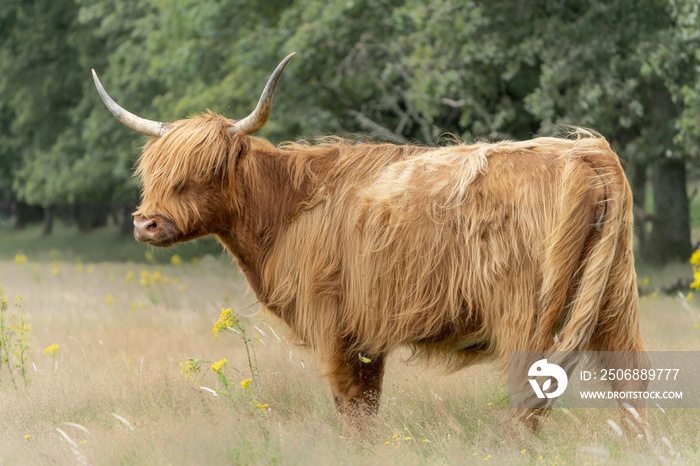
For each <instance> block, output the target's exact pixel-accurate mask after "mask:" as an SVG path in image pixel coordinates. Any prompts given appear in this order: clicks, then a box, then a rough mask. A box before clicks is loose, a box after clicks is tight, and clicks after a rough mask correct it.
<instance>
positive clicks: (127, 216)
mask: <svg viewBox="0 0 700 466" xmlns="http://www.w3.org/2000/svg"><path fill="white" fill-rule="evenodd" d="M119 210H120V213H121V219H120V222H119V231H120V232H121V233H123V234H125V235H133V234H134V217H133V215H132V213H133V212H134V210H135V209H134V205H133V204H131V203H127V204H125V205H124V206H122V208H121V209H119Z"/></svg>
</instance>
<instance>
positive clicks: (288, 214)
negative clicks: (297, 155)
mask: <svg viewBox="0 0 700 466" xmlns="http://www.w3.org/2000/svg"><path fill="white" fill-rule="evenodd" d="M290 155H291V154H288V153H281V152H279V151H274V152H270V151H265V152H263V151H251V152H250V153H248V154H246V156H244V157H243V158H242V159H241V160H240V161H239V164H240V167H239V169H238V170H237V179H236V196H237V199H238V201H239V203H240V205H241V206H242V208H241V209H240V210H241V212H240V215H235V216H233V217H237V219H236V220H235V221H233V222H232V224H231V228H230V229H228V230H226V231H222V232H220V233H218V234H217V235H216V236H217V237H218V239H219V240H220V241H221V243H222V244H223V245H224V246H225V247H226V249H227V250H228V251H229V252H230V253H231V254H232V255H233V256H234V257H235V258H236V259H237V261H238V265H239V268H240V269H241V271H242V272H243V273H244V274H245V276H246V279H247V280H248V283H249V285H250V287H251V288H252V290H253V291H254V292H255V294H256V296H257V298H258V299H259V300H260V302H262V303H263V304H267V300H266V295H265V286H264V284H263V282H262V279H261V267H262V264H263V263H264V261H265V257H266V255H267V254H268V253H269V251H270V248H271V246H272V244H273V243H274V241H275V239H276V237H277V235H278V234H279V232H280V231H281V230H282V229H283V228H285V226H286V225H287V223H288V222H289V221H290V219H291V218H292V216H293V214H294V212H295V210H296V207H297V206H298V205H299V203H300V202H302V201H303V200H304V199H305V198H306V197H307V196H308V192H307V191H308V186H307V185H306V184H305V183H304V184H302V185H301V187H300V188H299V189H296V188H294V186H293V184H292V181H291V176H290V172H289V168H288V165H289V164H288V163H287V161H286V160H285V157H289V156H290Z"/></svg>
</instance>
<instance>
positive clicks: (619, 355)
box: [591, 326, 651, 436]
mask: <svg viewBox="0 0 700 466" xmlns="http://www.w3.org/2000/svg"><path fill="white" fill-rule="evenodd" d="M626 330H628V329H625V328H621V327H620V326H618V327H613V326H611V327H610V328H608V329H605V331H597V332H596V336H595V337H594V339H593V340H592V342H591V349H592V350H593V351H595V352H599V353H594V354H596V355H597V357H596V363H597V365H598V366H599V367H600V368H601V369H615V372H616V373H617V372H618V371H617V369H621V370H622V372H621V374H626V373H629V374H632V376H631V377H630V378H629V380H627V378H626V377H622V378H621V380H618V379H617V377H616V378H615V380H612V381H611V386H612V390H613V391H616V392H644V391H646V389H647V386H648V384H649V381H648V379H647V378H645V377H641V376H640V377H637V380H635V377H634V374H635V373H636V374H641V373H642V370H643V369H646V370H647V371H648V369H649V368H650V366H651V361H650V359H649V355H648V354H647V353H646V351H645V349H644V344H643V343H642V337H641V335H640V333H639V330H638V328H634V329H633V330H632V331H633V334H632V337H630V336H629V335H628V334H627V331H626ZM613 352H614V353H613ZM647 371H645V372H647ZM620 405H621V408H622V410H621V420H622V428H623V429H624V430H625V431H626V432H627V433H628V434H632V433H633V432H634V431H641V432H642V433H644V435H646V436H648V435H649V432H648V426H647V420H646V401H645V400H644V399H643V398H642V397H639V398H636V399H635V398H629V399H627V398H626V399H623V400H621V401H620ZM630 407H631V408H634V410H636V412H634V411H632V410H630V409H628V408H630ZM631 426H636V428H637V429H638V430H637V429H634V428H632V429H630V427H631Z"/></svg>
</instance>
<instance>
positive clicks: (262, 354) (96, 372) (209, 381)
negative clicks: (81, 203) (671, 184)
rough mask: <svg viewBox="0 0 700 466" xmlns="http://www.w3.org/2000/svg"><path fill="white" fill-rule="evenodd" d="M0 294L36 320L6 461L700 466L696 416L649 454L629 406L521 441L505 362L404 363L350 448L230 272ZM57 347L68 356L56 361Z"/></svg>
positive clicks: (169, 269)
mask: <svg viewBox="0 0 700 466" xmlns="http://www.w3.org/2000/svg"><path fill="white" fill-rule="evenodd" d="M142 270H144V271H145V272H146V273H147V274H148V277H150V278H148V279H146V280H145V282H148V283H149V284H148V285H144V284H141V283H140V281H141V277H142V276H141V271H142ZM158 270H160V279H158V278H154V277H157V275H156V273H157V272H158ZM55 272H57V273H55ZM129 272H133V273H132V276H133V278H131V279H129V280H127V278H126V277H127V276H128V275H129ZM164 277H167V283H166V282H164V280H163V278H164ZM0 283H2V287H3V291H4V293H5V294H6V296H8V299H9V298H12V297H14V296H15V295H17V294H20V295H21V296H22V297H23V299H24V305H23V308H24V310H25V314H26V317H27V321H28V322H29V323H30V324H32V328H31V330H30V333H29V337H28V339H29V343H30V345H31V346H32V349H31V352H30V355H29V363H30V367H31V368H30V375H31V378H32V380H31V382H30V384H29V386H28V388H26V389H23V388H20V389H19V390H15V389H14V388H12V385H11V383H10V382H9V380H8V377H7V372H6V370H5V368H3V369H2V372H0V406H2V409H1V410H0V416H1V419H0V426H2V427H0V463H2V464H5V463H7V464H75V463H86V464H269V463H278V464H336V465H337V464H465V463H483V462H498V463H509V464H529V463H536V464H549V465H552V464H586V463H588V464H590V465H593V464H596V463H598V464H613V463H620V462H622V463H628V464H631V463H640V462H641V463H659V462H665V461H669V462H674V463H695V462H697V461H700V452H698V447H697V445H698V444H700V438H699V436H700V429H699V428H698V420H699V419H700V418H698V415H697V411H696V410H666V412H662V411H661V410H658V409H653V410H650V412H649V415H650V423H651V425H652V430H653V433H654V436H655V437H654V439H653V440H652V441H651V442H650V443H647V442H646V441H639V442H637V443H629V444H628V443H627V442H626V441H624V440H621V439H618V438H617V436H616V434H615V432H614V431H613V430H612V429H611V428H610V427H609V426H608V424H607V422H606V421H607V420H608V419H613V420H615V421H616V422H618V420H619V415H618V413H617V411H616V410H615V411H609V410H593V409H589V410H584V409H580V410H572V411H571V412H570V411H564V410H559V409H556V410H554V412H553V414H552V416H551V419H550V420H549V421H548V422H547V423H546V424H545V427H544V429H543V431H542V432H541V433H540V434H539V435H537V436H536V437H527V436H526V437H523V438H520V439H518V440H507V439H506V437H507V435H506V433H507V431H508V429H509V427H510V423H509V416H508V413H507V409H506V407H505V405H504V403H499V401H500V400H502V399H503V398H504V397H505V393H506V387H505V380H504V379H503V378H501V377H499V376H497V375H495V374H493V373H492V371H491V367H490V366H488V365H483V366H477V367H474V368H471V369H468V370H464V371H461V372H459V373H457V374H452V375H443V374H442V373H441V372H440V370H438V369H433V368H427V367H425V366H424V365H422V364H420V363H417V364H407V363H406V362H405V357H406V355H405V354H396V355H394V356H393V357H392V359H391V361H390V364H389V369H388V373H387V376H386V381H385V397H384V399H383V402H382V407H381V410H380V416H379V422H378V425H377V427H376V431H375V432H374V433H373V434H370V435H367V436H366V437H363V438H358V437H356V436H349V437H345V436H343V428H342V425H341V424H340V422H339V421H338V419H337V418H336V416H335V412H334V407H333V403H332V401H331V396H330V391H329V389H328V388H327V387H326V384H325V382H324V381H323V379H322V378H321V377H320V375H319V372H320V370H319V369H318V367H319V365H318V364H317V362H316V361H315V360H314V358H313V357H312V356H311V355H310V354H309V353H308V352H306V351H305V350H303V349H301V348H298V347H296V346H294V345H292V344H290V343H289V342H287V341H286V339H285V338H284V336H286V335H287V332H286V329H285V327H284V325H282V324H280V323H279V322H277V321H276V320H275V319H274V318H273V317H270V316H267V315H265V314H264V313H261V312H258V309H259V305H257V304H255V297H254V296H253V295H252V294H250V293H248V294H246V292H245V290H246V286H245V282H244V281H243V279H242V277H241V276H240V274H239V273H238V271H237V269H236V267H235V266H233V265H230V264H229V263H228V261H218V260H214V259H211V258H209V260H203V261H202V262H201V263H199V264H191V263H188V264H183V265H180V266H163V267H162V268H161V269H156V268H155V267H153V266H143V265H133V264H132V265H130V264H100V265H94V266H87V265H86V266H81V265H79V264H32V263H31V262H26V263H22V264H17V263H14V262H0ZM108 296H111V297H108ZM11 307H12V306H11ZM223 307H227V308H228V307H232V308H233V310H234V311H235V312H237V313H239V314H240V315H243V316H250V317H248V318H245V319H243V323H244V325H245V327H246V328H247V329H248V333H249V335H250V336H251V337H252V338H253V340H254V341H255V342H256V343H255V350H256V353H257V360H258V364H257V365H258V367H259V369H260V377H259V380H257V381H255V382H252V383H251V384H250V385H249V388H248V391H244V390H243V389H242V388H241V386H240V385H239V384H238V382H240V381H242V380H244V379H246V378H248V377H249V376H250V374H249V371H248V370H247V358H246V355H245V349H244V346H243V343H242V341H241V340H240V338H238V337H237V336H236V335H234V334H230V333H228V334H222V335H220V336H219V337H218V338H214V335H213V333H212V328H213V326H214V322H215V321H216V319H217V318H218V316H219V312H220V311H221V309H222V308H223ZM641 313H642V326H643V334H644V337H645V340H646V342H647V345H648V347H649V348H650V349H655V350H661V349H663V350H699V349H700V329H698V328H696V327H695V324H698V323H700V311H697V310H696V309H695V308H693V307H691V308H690V309H687V308H686V307H684V306H682V305H680V304H679V303H678V302H675V301H673V300H671V299H668V298H665V297H656V298H650V297H647V298H645V299H644V301H642V303H641ZM268 324H269V325H270V326H271V327H272V329H274V333H273V331H272V330H271V329H270V327H268ZM256 327H257V328H256ZM261 330H262V332H261ZM263 332H264V333H263ZM275 334H276V335H277V336H278V337H279V339H278V338H277V337H276V336H275ZM54 343H57V344H58V346H59V349H58V351H57V353H56V357H55V359H54V358H52V357H51V356H50V355H46V354H44V353H43V349H44V348H45V347H47V346H49V345H52V344H54ZM190 357H200V358H203V359H206V360H207V361H209V362H208V363H207V364H204V365H203V366H202V377H201V380H195V378H187V377H185V375H184V374H183V373H182V372H181V368H182V367H181V366H180V363H183V362H184V361H186V360H187V358H190ZM223 358H226V359H227V361H228V364H227V365H226V366H225V369H224V370H225V371H226V374H227V375H228V376H229V377H230V378H231V383H232V387H233V390H232V396H231V397H230V398H226V397H225V396H214V395H213V394H212V393H210V392H208V391H206V390H203V389H200V388H199V387H200V386H205V387H208V388H212V389H221V388H222V385H221V383H220V382H219V381H218V380H217V376H216V373H214V372H213V371H212V370H210V369H209V367H210V366H211V364H212V363H213V362H215V361H218V360H220V359H223ZM32 364H33V366H35V367H36V370H35V369H34V367H33V366H32ZM234 368H235V369H237V370H239V371H241V372H240V373H238V372H236V370H235V369H234ZM251 397H254V399H255V402H254V403H252V402H251V399H252V398H251ZM258 403H259V404H268V405H269V411H267V412H266V414H262V413H261V412H260V410H259V409H258V408H257V407H256V406H255V404H258ZM115 414H116V416H115ZM117 416H119V417H121V419H119V418H118V417H117ZM132 429H133V430H132ZM61 432H62V433H61ZM26 435H29V438H28V439H25V436H26ZM662 437H664V438H666V440H665V441H664V440H662ZM669 445H670V447H669ZM523 450H524V451H523Z"/></svg>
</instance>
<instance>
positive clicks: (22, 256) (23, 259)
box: [15, 254, 27, 264]
mask: <svg viewBox="0 0 700 466" xmlns="http://www.w3.org/2000/svg"><path fill="white" fill-rule="evenodd" d="M15 262H17V263H18V264H24V263H25V262H27V255H26V254H17V255H16V256H15Z"/></svg>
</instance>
